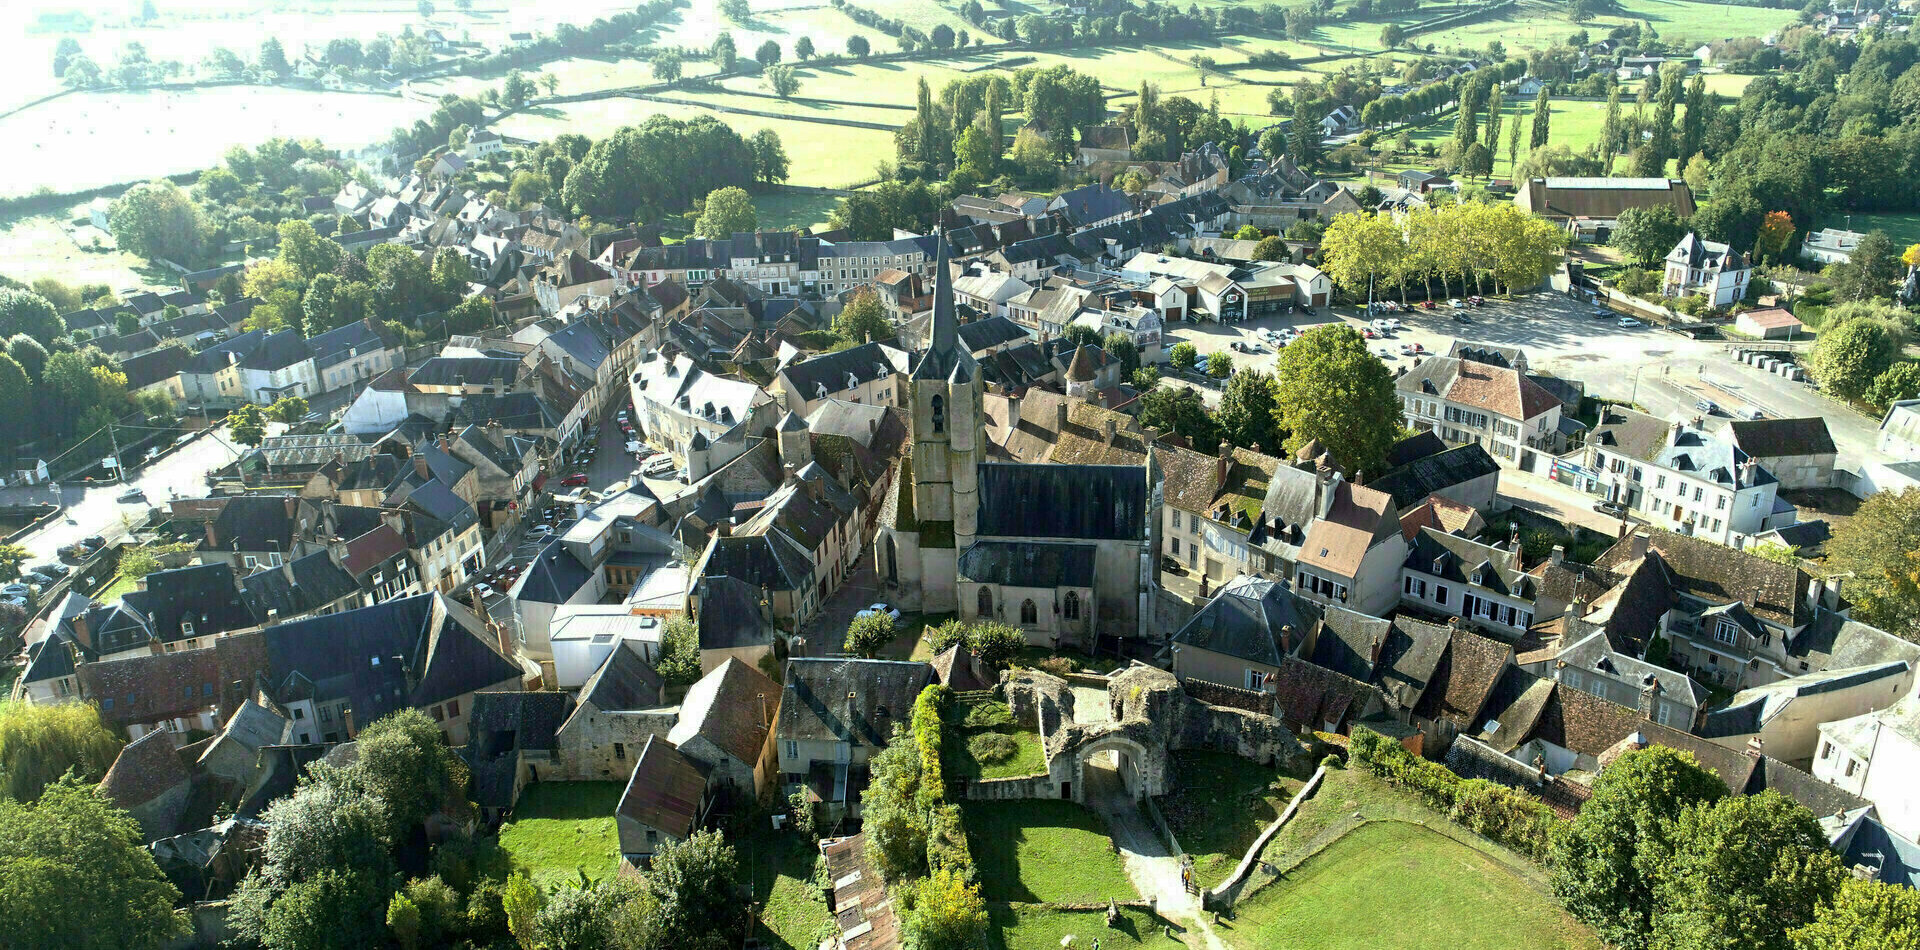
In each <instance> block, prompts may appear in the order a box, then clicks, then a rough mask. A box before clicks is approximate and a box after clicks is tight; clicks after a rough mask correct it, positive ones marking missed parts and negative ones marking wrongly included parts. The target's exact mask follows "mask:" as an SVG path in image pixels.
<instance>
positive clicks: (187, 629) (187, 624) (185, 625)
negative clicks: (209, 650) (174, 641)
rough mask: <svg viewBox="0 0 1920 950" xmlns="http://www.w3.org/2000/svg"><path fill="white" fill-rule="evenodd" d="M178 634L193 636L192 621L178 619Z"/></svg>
mask: <svg viewBox="0 0 1920 950" xmlns="http://www.w3.org/2000/svg"><path fill="white" fill-rule="evenodd" d="M180 635H181V636H183V637H190V636H193V621H191V620H182V621H180Z"/></svg>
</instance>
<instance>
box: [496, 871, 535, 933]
mask: <svg viewBox="0 0 1920 950" xmlns="http://www.w3.org/2000/svg"><path fill="white" fill-rule="evenodd" d="M500 903H501V905H502V907H503V908H504V909H505V911H506V914H507V930H508V931H509V932H510V933H512V934H513V937H514V939H515V940H517V941H519V943H520V946H521V948H522V950H539V947H540V939H539V931H538V929H537V928H538V923H537V922H538V920H539V918H540V908H541V907H542V906H543V905H544V904H545V903H546V895H545V894H544V893H542V892H541V890H540V889H539V888H537V887H534V886H533V880H532V879H531V878H529V877H527V875H526V873H525V872H522V871H515V872H513V874H512V875H510V876H509V877H508V878H507V886H506V888H505V889H504V890H502V891H501V894H500Z"/></svg>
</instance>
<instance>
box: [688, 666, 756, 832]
mask: <svg viewBox="0 0 1920 950" xmlns="http://www.w3.org/2000/svg"><path fill="white" fill-rule="evenodd" d="M781 711H782V697H781V692H780V686H779V684H777V683H775V682H774V681H773V680H770V679H768V678H767V676H766V674H764V673H761V672H760V671H759V670H756V669H754V668H752V667H750V666H748V665H746V664H745V663H741V662H740V661H738V660H728V661H727V662H725V663H722V664H721V665H720V666H719V667H717V668H715V669H714V671H713V672H711V673H708V674H707V675H705V676H702V677H700V679H699V681H698V682H696V683H694V684H693V685H692V686H690V687H688V688H687V696H686V698H685V699H684V700H682V701H681V703H680V721H679V722H678V723H676V724H674V727H673V729H672V730H671V731H669V732H668V733H667V740H668V741H669V742H672V743H673V745H674V747H675V748H677V749H679V750H680V751H681V752H682V753H685V754H686V755H687V756H689V757H691V758H693V759H696V760H698V761H700V762H702V763H704V764H705V765H706V766H707V768H708V772H707V780H708V783H709V784H710V785H711V786H712V787H713V789H714V791H715V793H716V794H722V793H724V794H727V795H731V796H738V797H739V798H740V800H743V801H747V800H756V799H758V798H759V796H760V794H761V793H762V792H764V791H766V789H767V787H768V786H769V785H770V784H771V783H772V782H773V780H774V776H775V774H776V773H775V768H774V763H775V758H774V747H773V724H774V722H775V721H776V720H777V719H778V717H779V716H780V713H781Z"/></svg>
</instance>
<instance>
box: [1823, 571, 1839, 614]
mask: <svg viewBox="0 0 1920 950" xmlns="http://www.w3.org/2000/svg"><path fill="white" fill-rule="evenodd" d="M1841 579H1842V578H1841V577H1840V575H1838V574H1835V575H1834V576H1832V577H1829V578H1827V579H1826V580H1824V581H1822V582H1821V586H1823V587H1825V588H1826V596H1825V597H1823V598H1822V606H1824V607H1826V608H1827V609H1828V610H1839V609H1840V581H1841Z"/></svg>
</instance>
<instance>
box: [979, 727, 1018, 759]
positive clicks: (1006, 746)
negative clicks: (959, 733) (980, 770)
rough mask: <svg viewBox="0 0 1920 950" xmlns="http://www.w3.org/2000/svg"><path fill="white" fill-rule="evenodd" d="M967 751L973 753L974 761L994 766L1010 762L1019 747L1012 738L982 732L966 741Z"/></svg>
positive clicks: (995, 733) (996, 733)
mask: <svg viewBox="0 0 1920 950" xmlns="http://www.w3.org/2000/svg"><path fill="white" fill-rule="evenodd" d="M967 751H968V752H971V753H973V758H974V760H975V761H977V762H981V763H984V764H987V765H995V764H998V763H1001V762H1006V761H1010V760H1011V759H1012V758H1013V756H1014V754H1015V753H1017V752H1019V751H1020V746H1019V744H1018V743H1016V742H1014V741H1013V737H1012V736H1008V735H1002V734H1001V733H998V732H983V733H981V734H979V735H977V736H974V737H973V738H971V739H968V740H967Z"/></svg>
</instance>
